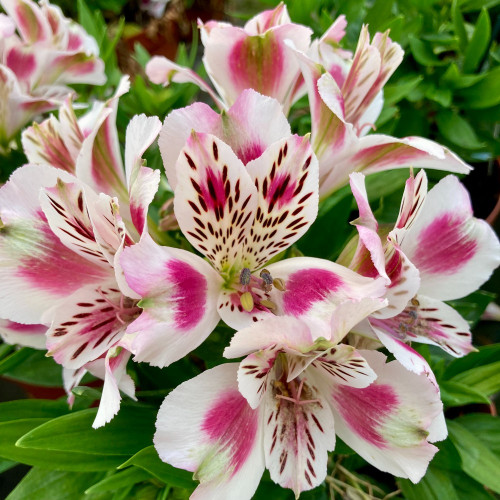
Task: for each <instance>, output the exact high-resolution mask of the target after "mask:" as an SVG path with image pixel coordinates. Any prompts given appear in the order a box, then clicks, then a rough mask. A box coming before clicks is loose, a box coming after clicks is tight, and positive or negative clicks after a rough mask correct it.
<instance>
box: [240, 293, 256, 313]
mask: <svg viewBox="0 0 500 500" xmlns="http://www.w3.org/2000/svg"><path fill="white" fill-rule="evenodd" d="M240 302H241V305H242V307H243V309H245V311H247V312H250V311H251V310H252V309H253V297H252V294H251V293H250V292H245V293H242V294H241V296H240Z"/></svg>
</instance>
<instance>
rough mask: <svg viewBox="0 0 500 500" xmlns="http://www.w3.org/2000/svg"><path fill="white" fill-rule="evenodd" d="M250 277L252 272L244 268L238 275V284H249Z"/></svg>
mask: <svg viewBox="0 0 500 500" xmlns="http://www.w3.org/2000/svg"><path fill="white" fill-rule="evenodd" d="M251 277H252V272H251V271H250V269H248V267H244V268H243V269H242V270H241V273H240V283H241V284H242V285H248V284H250V278H251Z"/></svg>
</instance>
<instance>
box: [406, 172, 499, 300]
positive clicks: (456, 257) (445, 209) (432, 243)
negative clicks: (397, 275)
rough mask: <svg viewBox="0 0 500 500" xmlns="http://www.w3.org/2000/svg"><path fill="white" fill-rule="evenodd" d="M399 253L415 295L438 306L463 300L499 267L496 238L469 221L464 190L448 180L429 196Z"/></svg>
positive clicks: (482, 225)
mask: <svg viewBox="0 0 500 500" xmlns="http://www.w3.org/2000/svg"><path fill="white" fill-rule="evenodd" d="M401 249H402V250H403V252H404V253H405V254H406V255H407V256H408V258H409V259H410V260H411V261H412V262H413V264H415V266H416V267H417V268H418V270H419V272H420V277H421V280H422V283H421V287H420V291H419V293H421V294H423V295H427V296H429V297H433V298H436V299H440V300H451V299H456V298H460V297H463V296H465V295H468V294H469V293H471V292H473V291H474V290H476V289H477V288H479V287H480V286H481V285H482V284H483V283H484V282H485V281H486V280H487V279H488V278H489V276H490V275H491V273H492V272H493V270H494V269H495V268H496V267H497V266H498V265H499V264H500V244H499V242H498V238H497V237H496V235H495V233H494V231H493V230H492V229H491V227H490V226H489V225H488V224H487V223H486V222H485V221H483V220H479V219H475V218H474V217H473V216H472V207H471V204H470V198H469V195H468V193H467V190H466V189H465V188H464V187H463V186H462V185H461V184H460V182H459V181H458V179H457V178H456V177H454V176H447V177H445V178H444V179H442V180H441V181H440V182H439V183H438V184H437V185H436V186H435V187H434V188H433V189H431V190H430V191H429V193H428V195H427V197H426V198H425V202H424V204H423V206H422V208H421V209H420V211H419V214H418V217H417V218H416V219H415V221H414V222H413V224H412V226H411V227H410V228H409V229H408V231H407V232H406V233H404V236H403V240H402V242H401Z"/></svg>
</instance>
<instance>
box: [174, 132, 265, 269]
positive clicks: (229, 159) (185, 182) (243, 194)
mask: <svg viewBox="0 0 500 500" xmlns="http://www.w3.org/2000/svg"><path fill="white" fill-rule="evenodd" d="M177 182H178V184H177V187H176V190H175V197H174V209H175V215H176V217H177V221H178V222H179V226H180V228H181V230H182V232H183V233H184V235H185V236H186V238H187V239H188V240H189V242H190V243H191V244H192V245H193V246H194V247H196V248H197V249H198V250H199V251H200V252H202V253H203V254H204V255H206V256H207V258H208V259H209V260H210V262H211V263H212V264H213V266H214V267H215V268H216V269H218V270H221V271H224V270H229V269H230V268H231V267H232V266H233V264H235V263H239V264H242V261H243V258H244V257H245V254H244V244H245V241H246V240H247V238H248V235H249V233H250V228H251V225H252V222H253V218H254V214H255V210H256V205H257V191H256V189H255V186H254V185H253V183H252V181H251V179H250V177H249V175H248V173H247V171H246V169H245V166H244V165H243V164H242V163H241V161H240V160H239V159H238V158H237V157H236V155H235V154H234V153H233V151H232V150H231V148H230V147H229V146H228V145H227V144H225V143H224V142H222V141H221V140H219V139H218V138H217V137H215V136H213V135H210V134H201V133H200V134H198V133H196V132H194V131H193V132H192V134H191V137H190V138H189V139H188V141H187V144H186V146H185V147H184V149H183V150H182V153H181V155H180V157H179V159H178V163H177ZM241 267H245V266H244V265H242V266H241ZM246 267H248V266H246Z"/></svg>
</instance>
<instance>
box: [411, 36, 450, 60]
mask: <svg viewBox="0 0 500 500" xmlns="http://www.w3.org/2000/svg"><path fill="white" fill-rule="evenodd" d="M408 40H409V42H410V48H411V53H412V54H413V57H414V58H415V61H417V62H418V63H420V64H422V66H443V65H445V64H448V63H447V62H446V61H442V60H441V59H439V58H438V57H437V56H436V54H434V52H433V50H432V44H430V43H428V42H423V41H422V40H419V39H418V38H416V37H415V36H413V35H411V36H410V37H409V38H408Z"/></svg>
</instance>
